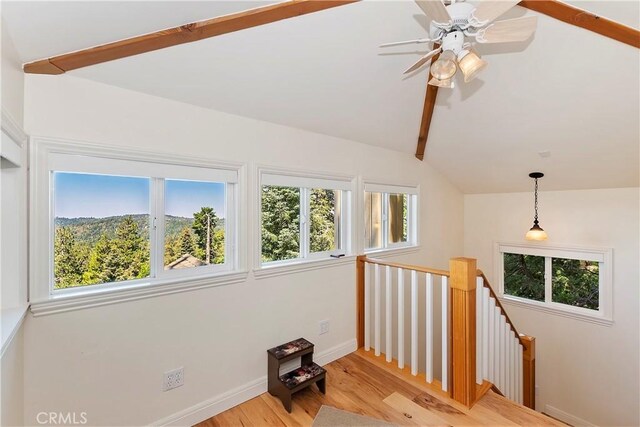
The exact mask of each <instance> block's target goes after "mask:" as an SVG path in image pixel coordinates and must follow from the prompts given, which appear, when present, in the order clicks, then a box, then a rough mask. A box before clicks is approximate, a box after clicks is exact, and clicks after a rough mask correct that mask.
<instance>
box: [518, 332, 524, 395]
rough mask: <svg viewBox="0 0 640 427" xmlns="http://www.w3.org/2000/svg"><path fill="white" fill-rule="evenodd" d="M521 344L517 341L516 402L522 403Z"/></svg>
mask: <svg viewBox="0 0 640 427" xmlns="http://www.w3.org/2000/svg"><path fill="white" fill-rule="evenodd" d="M523 350H524V349H523V347H522V344H520V342H519V341H518V403H519V404H521V405H522V404H523V401H524V373H523V372H522V363H523V360H522V356H523V355H522V353H523Z"/></svg>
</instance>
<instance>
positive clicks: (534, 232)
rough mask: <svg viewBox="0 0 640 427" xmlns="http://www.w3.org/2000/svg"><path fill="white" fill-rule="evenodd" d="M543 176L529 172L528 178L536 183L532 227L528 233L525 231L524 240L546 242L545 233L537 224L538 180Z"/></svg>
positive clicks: (540, 173)
mask: <svg viewBox="0 0 640 427" xmlns="http://www.w3.org/2000/svg"><path fill="white" fill-rule="evenodd" d="M543 176H544V174H543V173H542V172H531V173H530V174H529V177H531V178H533V179H534V180H535V181H536V185H535V193H534V194H535V204H534V206H535V208H534V209H535V210H534V212H535V214H534V216H533V227H531V229H530V230H529V231H527V235H526V236H525V238H526V239H527V240H547V233H545V231H544V230H543V229H542V227H540V224H539V223H538V178H542V177H543Z"/></svg>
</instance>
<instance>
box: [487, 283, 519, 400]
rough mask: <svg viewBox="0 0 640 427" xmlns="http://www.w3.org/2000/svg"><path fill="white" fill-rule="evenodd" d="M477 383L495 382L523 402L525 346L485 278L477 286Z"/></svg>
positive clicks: (505, 393)
mask: <svg viewBox="0 0 640 427" xmlns="http://www.w3.org/2000/svg"><path fill="white" fill-rule="evenodd" d="M476 286H477V288H476V349H477V351H476V383H477V384H482V383H483V381H484V380H487V381H489V382H491V383H493V384H494V385H495V386H496V387H497V388H498V390H500V391H501V392H502V394H504V395H505V397H507V398H509V399H511V400H513V401H515V402H517V403H520V404H522V403H523V393H522V389H523V371H522V368H523V366H522V356H523V350H524V347H523V344H522V343H521V342H520V336H519V335H518V334H517V332H516V330H515V328H514V327H513V325H512V324H511V321H510V320H508V317H507V315H506V313H505V312H504V311H503V309H502V306H501V305H500V303H499V302H498V300H497V299H496V297H495V295H493V293H492V292H491V289H490V287H489V284H488V283H487V282H486V281H485V278H484V276H478V278H477V284H476Z"/></svg>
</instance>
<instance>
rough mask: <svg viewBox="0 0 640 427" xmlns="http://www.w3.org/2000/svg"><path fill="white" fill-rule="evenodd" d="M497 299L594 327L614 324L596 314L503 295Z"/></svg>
mask: <svg viewBox="0 0 640 427" xmlns="http://www.w3.org/2000/svg"><path fill="white" fill-rule="evenodd" d="M499 299H500V301H501V302H503V303H505V304H508V305H513V306H516V307H523V308H528V309H532V310H536V311H540V312H543V313H549V314H553V315H556V316H561V317H568V318H570V319H575V320H580V321H582V322H587V323H593V324H596V325H602V326H612V325H613V323H614V322H613V319H608V318H606V317H603V316H600V315H598V314H588V313H581V312H579V311H574V310H571V308H568V309H561V308H556V307H550V306H548V305H546V304H545V303H539V302H535V301H527V300H524V299H522V298H515V297H509V296H504V295H503V296H501V297H500V298H499Z"/></svg>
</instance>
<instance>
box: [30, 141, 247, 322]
mask: <svg viewBox="0 0 640 427" xmlns="http://www.w3.org/2000/svg"><path fill="white" fill-rule="evenodd" d="M31 149H32V152H33V154H34V155H33V156H32V157H31V183H30V190H31V194H30V200H31V209H30V212H31V218H30V224H31V229H32V233H31V235H30V251H29V252H30V259H31V260H32V261H31V262H30V277H31V280H30V296H31V301H32V311H33V312H34V314H36V315H39V314H48V313H53V312H58V311H67V310H69V309H75V308H83V307H85V306H87V305H91V306H93V305H103V304H107V303H112V302H118V301H122V300H130V299H138V298H140V297H146V296H153V295H157V294H166V293H174V292H178V291H183V290H191V289H194V288H201V287H208V286H216V285H222V284H231V283H237V282H239V281H242V280H244V279H245V278H246V268H243V267H244V260H243V259H242V257H241V254H242V252H241V251H240V250H239V248H238V246H239V243H240V242H241V241H242V240H241V239H242V235H241V233H240V232H239V231H240V230H239V227H238V221H239V218H240V215H241V209H240V206H239V203H238V200H241V195H242V193H243V192H244V186H243V181H244V175H245V170H244V166H243V165H241V164H233V163H226V162H225V163H223V162H217V161H209V160H203V159H201V158H197V159H196V158H191V157H185V156H175V155H163V154H158V153H149V152H142V151H134V150H128V149H121V148H112V147H106V146H103V145H100V146H98V145H94V144H89V143H80V142H70V141H60V140H54V139H47V138H32V140H31ZM54 171H57V172H73V173H87V174H103V175H110V176H127V177H143V178H148V179H150V194H149V202H150V207H149V215H150V225H149V228H150V235H149V238H150V248H151V253H150V263H151V265H150V267H151V276H150V277H148V278H144V279H135V280H127V281H122V282H114V283H105V284H98V285H91V286H79V287H74V288H67V289H53V283H54V280H53V278H54V276H53V253H54V252H53V244H54V230H55V218H54V209H53V208H54V207H53V179H52V176H53V172H54ZM164 179H176V180H187V181H188V180H192V181H208V182H223V183H225V184H226V185H225V190H226V199H225V202H226V206H225V209H226V212H225V250H226V254H225V264H221V265H211V266H203V267H198V268H192V269H183V270H180V271H177V270H176V271H165V270H164V262H163V260H164V216H163V215H164V185H163V184H164ZM154 223H155V227H154ZM156 243H157V244H156ZM154 248H155V250H154ZM43 259H44V260H47V262H46V263H45V262H42V261H36V260H43Z"/></svg>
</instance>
